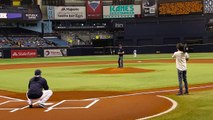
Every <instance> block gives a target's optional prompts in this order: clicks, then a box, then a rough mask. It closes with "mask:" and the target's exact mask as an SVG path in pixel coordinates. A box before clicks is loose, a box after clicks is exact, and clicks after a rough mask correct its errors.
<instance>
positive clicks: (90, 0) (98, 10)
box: [86, 0, 102, 19]
mask: <svg viewBox="0 0 213 120" xmlns="http://www.w3.org/2000/svg"><path fill="white" fill-rule="evenodd" d="M86 6H87V19H102V0H87V4H86Z"/></svg>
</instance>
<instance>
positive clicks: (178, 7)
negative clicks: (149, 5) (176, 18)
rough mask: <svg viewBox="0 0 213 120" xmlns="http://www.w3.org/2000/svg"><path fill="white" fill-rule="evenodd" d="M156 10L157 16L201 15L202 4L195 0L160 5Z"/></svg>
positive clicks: (199, 0)
mask: <svg viewBox="0 0 213 120" xmlns="http://www.w3.org/2000/svg"><path fill="white" fill-rule="evenodd" d="M158 9H159V16H173V15H190V14H202V13H203V2H202V1H201V0H195V1H184V2H171V3H160V4H159V8H158Z"/></svg>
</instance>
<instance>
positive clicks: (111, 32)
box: [0, 0, 213, 55]
mask: <svg viewBox="0 0 213 120" xmlns="http://www.w3.org/2000/svg"><path fill="white" fill-rule="evenodd" d="M210 1H211V0H210ZM177 5H180V6H179V7H177V8H176V9H172V6H173V7H175V6H177ZM192 6H193V8H192ZM70 11H72V12H70ZM15 12H17V14H14V13H15ZM11 13H12V14H11ZM212 13H213V10H212V9H211V2H209V0H208V1H206V2H202V1H200V0H194V1H190V0H188V1H186V0H158V1H156V0H90V1H88V0H32V1H31V2H29V1H26V0H22V2H20V3H14V2H8V1H4V0H3V1H1V3H0V14H1V16H2V17H1V18H0V19H1V22H0V36H1V43H0V44H1V47H3V48H18V47H20V48H32V47H35V48H36V47H38V48H49V47H51V48H55V49H60V47H63V48H66V49H68V52H69V51H71V50H75V52H76V54H74V53H70V55H72V54H74V55H85V54H86V55H87V53H85V52H82V51H84V49H86V50H85V51H87V52H88V53H90V54H93V53H94V54H96V53H100V54H105V53H104V52H103V51H109V50H108V48H110V49H111V48H113V49H116V47H117V45H118V44H119V43H122V44H123V46H124V48H125V49H126V50H125V51H126V53H127V54H128V53H132V51H133V50H134V49H137V51H138V52H139V53H156V52H158V53H159V52H160V53H168V52H173V51H174V46H175V45H176V43H178V42H182V43H185V44H188V45H189V47H190V50H191V52H204V51H212V48H213V47H212V46H213V45H212V43H213V39H212V38H213V35H212V31H213V30H212V28H213V27H212V26H213V25H212ZM6 16H12V18H7V17H6ZM14 16H15V17H14ZM33 41H34V42H33ZM198 48H199V49H198ZM200 48H202V49H200ZM41 51H42V50H41ZM106 54H107V53H106Z"/></svg>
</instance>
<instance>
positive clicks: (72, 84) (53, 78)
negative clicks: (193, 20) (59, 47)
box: [0, 53, 213, 92]
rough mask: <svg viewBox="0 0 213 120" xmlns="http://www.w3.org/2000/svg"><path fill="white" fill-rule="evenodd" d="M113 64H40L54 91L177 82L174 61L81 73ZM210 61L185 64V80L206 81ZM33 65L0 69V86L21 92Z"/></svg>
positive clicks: (65, 59)
mask: <svg viewBox="0 0 213 120" xmlns="http://www.w3.org/2000/svg"><path fill="white" fill-rule="evenodd" d="M190 56H191V59H198V58H199V59H206V58H213V53H202V54H195V53H194V54H190ZM147 59H171V54H143V55H138V57H137V58H133V56H132V55H126V56H125V60H147ZM116 60H117V56H81V57H79V56H78V57H56V58H30V59H1V60H0V64H20V63H38V64H39V63H41V62H43V63H45V62H76V61H78V62H80V61H116ZM108 67H117V63H116V62H115V64H107V65H106V64H105V65H87V66H64V67H49V68H40V69H41V70H42V71H43V77H45V78H46V79H47V80H48V83H49V86H50V88H51V89H53V90H54V91H82V90H83V91H87V90H91V91H132V90H142V89H150V88H162V87H171V86H177V85H178V83H177V71H176V69H175V63H143V62H142V63H132V64H125V67H137V68H144V69H154V70H156V71H155V72H150V73H134V74H115V75H106V74H105V75H104V74H85V73H83V72H85V71H91V70H97V69H103V68H108ZM212 68H213V64H193V63H191V64H188V81H189V84H190V85H192V84H202V83H210V82H212V81H213V77H212ZM34 70H35V69H34V68H33V69H32V68H28V69H13V70H0V89H1V90H9V91H16V92H25V91H26V90H27V84H28V81H29V79H30V78H31V77H33V74H34Z"/></svg>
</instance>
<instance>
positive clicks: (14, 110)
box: [10, 101, 38, 112]
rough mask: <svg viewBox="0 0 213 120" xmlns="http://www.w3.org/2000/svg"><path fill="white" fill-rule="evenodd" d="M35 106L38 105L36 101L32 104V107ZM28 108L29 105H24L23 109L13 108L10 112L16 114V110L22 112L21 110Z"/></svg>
mask: <svg viewBox="0 0 213 120" xmlns="http://www.w3.org/2000/svg"><path fill="white" fill-rule="evenodd" d="M26 102H27V101H26ZM35 104H38V101H37V102H35V103H33V105H35ZM28 107H29V105H26V106H24V107H22V108H15V109H13V110H11V111H10V112H16V111H18V110H23V109H26V108H28Z"/></svg>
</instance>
